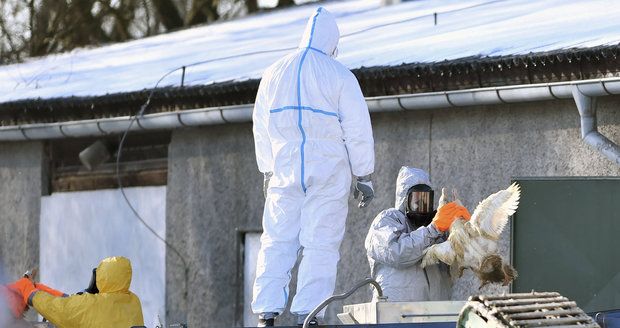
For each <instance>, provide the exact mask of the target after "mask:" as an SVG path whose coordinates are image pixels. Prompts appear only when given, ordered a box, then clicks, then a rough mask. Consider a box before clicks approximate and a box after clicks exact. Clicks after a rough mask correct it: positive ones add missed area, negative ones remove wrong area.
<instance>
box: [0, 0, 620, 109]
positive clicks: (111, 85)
mask: <svg viewBox="0 0 620 328" xmlns="http://www.w3.org/2000/svg"><path fill="white" fill-rule="evenodd" d="M322 6H324V7H325V8H327V9H328V10H330V11H331V12H333V13H334V14H335V16H336V17H337V20H338V23H339V26H340V30H341V35H342V37H341V43H340V46H339V48H340V57H339V58H338V59H339V60H340V61H341V62H343V63H344V64H345V65H347V66H348V67H349V68H351V69H356V68H362V67H373V66H382V67H384V68H385V67H386V66H387V67H393V66H399V65H402V64H408V63H434V62H441V61H443V60H452V61H454V60H458V59H459V58H472V57H485V56H508V55H522V54H527V53H530V52H545V51H553V50H559V49H569V48H573V47H580V48H588V47H595V46H601V45H616V44H618V43H619V41H620V20H618V19H617V17H619V16H620V6H616V5H614V4H613V1H605V0H546V1H530V0H427V1H414V2H405V3H402V4H399V5H394V6H389V7H381V6H380V1H379V0H351V1H328V2H325V3H322ZM315 7H317V5H306V6H301V7H294V8H290V9H286V10H282V11H276V12H272V13H264V14H258V15H253V16H251V17H247V18H243V19H238V20H235V21H230V22H224V23H218V24H213V25H208V26H204V27H198V28H194V29H190V30H185V31H179V32H175V33H169V34H165V35H160V36H156V37H151V38H146V39H141V40H136V41H131V42H126V43H120V44H114V45H110V46H106V47H101V48H96V49H81V50H76V51H73V52H70V53H65V54H58V55H51V56H48V57H44V58H38V59H32V60H30V61H28V62H27V63H23V64H17V65H8V66H0V103H5V102H14V101H17V100H24V99H37V98H41V99H50V98H63V97H71V96H79V97H90V96H101V95H106V94H116V93H128V92H132V91H139V90H143V89H145V88H151V87H153V86H154V85H155V82H156V81H157V80H158V79H159V78H160V77H161V76H163V75H164V74H165V73H167V72H170V71H171V70H173V69H175V68H179V67H181V66H187V65H190V66H191V65H192V64H193V63H197V62H201V63H202V64H199V65H194V66H191V67H188V68H187V70H186V76H185V83H186V85H190V86H205V85H211V84H214V83H219V82H223V81H237V82H238V81H247V80H251V79H257V78H259V77H260V75H261V73H262V71H263V70H264V69H265V68H266V67H267V66H268V65H270V64H271V63H273V62H274V61H275V60H277V59H278V58H279V57H280V56H282V55H283V54H285V53H286V52H287V51H290V50H287V49H290V48H294V47H296V46H297V43H298V41H299V39H300V36H301V34H302V31H303V28H304V27H305V23H306V19H307V17H308V16H310V15H311V14H312V12H313V10H314V8H315ZM435 13H437V25H435V24H434V20H435V15H434V14H435ZM282 49H284V50H282ZM180 75H181V70H178V71H175V72H174V73H172V74H170V75H169V76H168V77H166V78H165V79H164V80H162V83H161V84H160V86H161V87H165V86H178V85H179V83H180V80H181V78H180Z"/></svg>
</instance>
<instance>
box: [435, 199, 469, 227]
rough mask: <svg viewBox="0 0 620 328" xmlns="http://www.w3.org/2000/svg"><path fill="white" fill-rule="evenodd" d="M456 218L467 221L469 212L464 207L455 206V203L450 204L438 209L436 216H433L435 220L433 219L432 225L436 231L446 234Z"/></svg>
mask: <svg viewBox="0 0 620 328" xmlns="http://www.w3.org/2000/svg"><path fill="white" fill-rule="evenodd" d="M458 218H463V219H465V220H468V221H469V219H470V218H471V214H469V211H468V210H467V209H466V208H465V207H463V206H460V205H457V204H456V203H455V202H450V203H448V204H446V205H444V206H442V207H441V208H439V210H438V211H437V214H435V218H433V223H434V224H435V227H436V228H437V230H439V231H441V232H446V231H448V229H450V226H451V225H452V222H454V220H456V219H458Z"/></svg>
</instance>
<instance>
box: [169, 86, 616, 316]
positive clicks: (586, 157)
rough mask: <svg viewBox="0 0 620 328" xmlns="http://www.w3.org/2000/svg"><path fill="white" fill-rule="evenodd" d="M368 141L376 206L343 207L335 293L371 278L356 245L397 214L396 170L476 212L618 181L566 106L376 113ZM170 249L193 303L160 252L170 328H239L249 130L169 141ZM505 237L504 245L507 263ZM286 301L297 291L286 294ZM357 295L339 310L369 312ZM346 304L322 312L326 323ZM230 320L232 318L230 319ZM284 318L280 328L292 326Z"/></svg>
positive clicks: (251, 218)
mask: <svg viewBox="0 0 620 328" xmlns="http://www.w3.org/2000/svg"><path fill="white" fill-rule="evenodd" d="M618 106H620V98H619V97H604V98H602V99H601V100H600V102H599V112H598V118H599V128H600V131H601V132H602V133H604V134H605V135H606V136H607V137H608V138H610V139H611V140H614V141H616V142H620V111H618V110H617V107H618ZM372 123H373V129H374V135H375V150H376V170H375V175H374V181H373V183H374V185H375V189H376V198H375V199H374V200H373V202H372V203H371V204H370V206H369V207H368V208H366V209H358V208H357V207H356V204H357V203H356V201H354V200H353V199H351V201H350V202H349V208H350V210H349V215H348V218H347V232H346V235H345V239H344V240H343V243H342V246H341V249H340V250H341V261H340V264H339V272H338V282H337V287H336V293H341V292H344V291H346V290H348V289H349V288H351V287H352V286H353V285H354V284H355V283H356V282H357V281H359V280H361V279H363V278H364V277H367V276H368V275H369V269H368V263H367V260H366V257H365V251H364V246H363V242H364V238H365V236H366V232H367V229H368V226H369V225H370V222H371V221H372V219H373V218H374V216H375V215H376V214H377V213H379V212H380V211H381V210H382V209H385V208H387V207H391V206H393V203H394V183H395V181H396V175H397V172H398V169H399V168H400V166H401V165H412V166H417V167H420V168H422V169H426V170H429V171H430V173H431V177H432V181H433V184H434V185H435V187H436V189H439V187H442V186H446V187H449V188H456V189H457V190H458V191H459V195H460V198H461V200H462V201H463V203H464V204H465V205H466V206H467V207H468V208H470V209H471V210H473V208H474V206H475V205H476V204H477V203H478V202H479V201H480V200H482V199H483V198H484V197H486V196H487V195H489V194H491V193H493V192H496V191H497V190H499V189H503V188H505V187H507V186H508V185H509V183H510V180H511V178H513V177H523V176H547V177H553V176H618V175H620V167H618V166H616V165H614V164H613V163H611V162H610V161H608V160H607V159H606V158H604V157H603V156H602V155H601V154H599V153H597V152H596V151H594V150H592V149H591V148H590V147H589V146H587V145H586V144H585V143H583V142H582V141H581V135H580V130H579V126H580V125H579V114H578V112H577V109H576V107H575V104H574V103H573V102H572V101H569V100H562V101H549V102H539V103H524V104H512V105H498V106H486V107H468V108H459V109H449V110H448V109H446V110H431V111H420V112H395V113H380V114H374V115H373V116H372ZM169 156H170V157H169V158H170V159H169V175H168V197H167V204H168V214H167V237H168V240H169V241H170V242H171V243H172V244H174V245H175V246H176V247H178V249H179V251H180V252H181V253H182V254H183V255H184V256H185V257H186V258H187V261H188V262H189V263H190V270H189V275H188V276H189V286H190V288H189V293H188V297H187V302H185V301H183V297H182V295H183V290H184V287H183V281H184V280H185V279H184V278H183V277H184V273H183V272H184V269H183V266H182V265H180V261H179V260H178V258H177V257H176V256H175V255H174V254H173V252H171V251H168V252H167V254H168V255H167V261H168V264H167V270H166V272H167V293H166V295H167V308H168V311H169V313H168V322H169V323H170V322H174V321H186V322H188V323H189V324H190V326H193V327H197V326H211V325H215V324H218V325H222V326H224V325H226V326H230V325H233V324H238V323H240V322H239V321H236V322H235V318H238V315H240V311H239V313H236V312H237V310H238V309H235V306H234V304H235V301H236V300H237V299H238V298H239V295H238V291H239V290H240V289H241V290H242V286H235V284H236V282H237V281H238V280H237V278H238V277H236V275H237V273H238V272H240V271H242V270H241V269H240V268H239V269H238V268H237V265H242V264H241V263H238V261H237V249H236V245H235V243H237V239H236V238H237V232H236V230H235V229H248V228H257V227H260V217H261V214H262V206H263V202H264V200H263V197H262V189H261V186H262V177H261V175H260V174H259V173H258V171H257V169H256V166H255V161H254V153H253V140H252V134H251V124H230V125H225V126H212V127H205V128H200V129H192V130H179V131H175V132H174V133H173V138H172V142H171V144H170V153H169ZM508 236H509V231H506V232H505V233H504V238H503V239H502V247H501V249H502V251H503V255H504V256H506V257H508V253H509V250H508V245H509V240H508ZM292 290H293V289H292ZM500 290H501V289H499V288H497V287H485V288H483V289H482V290H478V282H477V281H476V280H474V278H473V276H472V274H471V273H470V272H467V273H466V274H465V275H464V277H463V278H460V279H458V281H457V283H456V285H455V288H454V294H453V298H454V299H465V298H466V297H467V296H469V295H471V294H472V293H489V292H497V291H500ZM369 297H370V290H369V289H364V290H363V291H359V292H358V293H356V294H354V295H353V296H352V297H351V298H350V299H348V300H346V301H345V302H346V303H347V304H350V303H356V302H365V301H368V299H369ZM341 305H342V302H335V303H334V305H332V306H331V307H330V309H329V310H328V314H327V317H328V319H329V321H330V322H334V323H335V322H336V320H337V319H336V317H335V314H336V313H337V312H338V311H340V309H341ZM236 316H237V317H236ZM291 320H292V319H291V318H290V317H285V318H282V320H280V321H279V322H280V324H285V323H292V321H291Z"/></svg>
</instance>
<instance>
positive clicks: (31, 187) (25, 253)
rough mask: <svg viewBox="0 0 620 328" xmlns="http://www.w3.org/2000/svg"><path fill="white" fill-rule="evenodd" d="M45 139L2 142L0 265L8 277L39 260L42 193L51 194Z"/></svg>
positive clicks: (15, 275) (10, 277) (35, 263)
mask: <svg viewBox="0 0 620 328" xmlns="http://www.w3.org/2000/svg"><path fill="white" fill-rule="evenodd" d="M44 158H45V157H44V151H43V143H41V142H14V143H11V142H6V143H0V181H1V182H2V183H0V204H2V210H1V211H0V240H1V244H0V267H1V268H2V270H3V273H4V274H5V277H3V278H5V279H7V280H12V279H16V278H19V277H21V275H22V274H23V273H24V271H25V270H27V269H29V268H33V267H35V266H38V263H39V215H40V206H41V195H42V194H45V193H47V183H46V182H45V183H44V181H47V176H46V167H47V165H46V162H45V160H44Z"/></svg>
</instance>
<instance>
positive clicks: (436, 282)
mask: <svg viewBox="0 0 620 328" xmlns="http://www.w3.org/2000/svg"><path fill="white" fill-rule="evenodd" d="M417 184H426V185H429V186H432V185H431V182H430V179H429V177H428V174H427V173H426V172H424V171H422V170H420V169H416V168H411V167H407V166H403V167H401V169H400V171H399V172H398V179H397V181H396V203H395V207H394V208H390V209H387V210H384V211H382V212H381V213H379V214H378V215H377V217H375V219H374V220H373V222H372V224H371V226H370V230H369V231H368V235H367V236H366V241H365V247H366V254H367V256H368V262H369V263H370V272H371V275H372V277H373V279H375V280H376V281H377V282H378V283H379V284H380V285H381V287H382V289H383V293H384V295H385V296H387V297H388V301H392V302H397V301H402V302H413V301H441V300H449V299H450V297H451V294H452V282H451V279H450V276H449V273H448V272H449V270H448V266H446V265H445V264H443V263H440V264H437V265H432V266H428V267H426V268H422V266H421V265H420V264H421V262H422V257H423V255H424V250H425V249H426V248H428V247H429V246H431V245H433V244H436V243H441V242H444V241H445V240H446V236H445V235H444V234H442V233H440V232H439V231H438V230H437V229H436V228H435V227H434V226H433V225H429V226H427V227H420V228H418V229H416V230H413V228H412V227H411V224H410V223H409V221H408V220H407V216H406V215H405V207H406V202H407V191H408V190H409V189H410V188H411V187H413V186H414V185H417ZM376 296H377V295H376V293H375V295H374V297H373V298H374V299H376Z"/></svg>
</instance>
